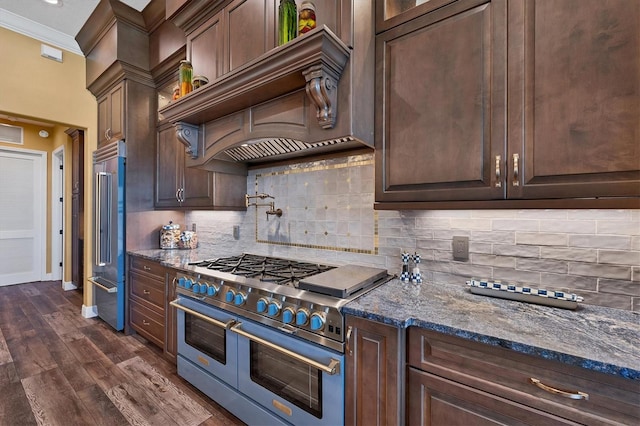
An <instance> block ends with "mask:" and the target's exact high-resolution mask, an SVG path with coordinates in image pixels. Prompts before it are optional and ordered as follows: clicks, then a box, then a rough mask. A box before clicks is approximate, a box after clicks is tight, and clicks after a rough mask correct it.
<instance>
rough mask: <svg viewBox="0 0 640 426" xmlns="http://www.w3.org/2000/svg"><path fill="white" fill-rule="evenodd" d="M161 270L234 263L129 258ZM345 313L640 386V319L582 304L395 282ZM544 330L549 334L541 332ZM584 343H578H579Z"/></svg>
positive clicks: (152, 254) (149, 254)
mask: <svg viewBox="0 0 640 426" xmlns="http://www.w3.org/2000/svg"><path fill="white" fill-rule="evenodd" d="M128 254H132V255H136V256H140V257H143V258H147V259H150V260H153V261H156V262H160V264H162V265H163V266H167V267H171V268H175V269H180V270H184V271H189V270H192V268H193V267H191V266H189V265H188V264H189V263H190V262H197V261H200V260H204V259H216V258H220V257H225V256H228V255H229V252H228V250H222V249H221V250H220V252H215V251H212V250H211V249H191V250H178V249H173V250H162V249H149V250H137V251H129V252H128ZM342 312H343V313H344V314H348V315H354V316H357V317H361V318H366V319H370V320H373V321H376V322H380V323H384V324H389V325H392V326H395V327H400V328H408V327H412V326H415V327H420V328H423V329H427V330H433V331H437V332H440V333H443V334H448V335H451V336H457V337H461V338H464V339H468V340H470V341H475V342H480V343H485V344H488V345H491V346H498V347H502V348H507V349H510V350H513V351H515V352H519V353H523V354H528V355H533V356H537V357H541V358H544V359H549V360H555V361H559V362H562V363H565V364H568V365H574V366H578V367H582V368H586V369H588V370H593V371H598V372H602V373H606V374H610V375H615V376H619V377H623V378H626V379H631V380H638V381H640V349H637V348H636V346H640V314H638V313H637V312H632V311H625V310H621V309H613V308H605V307H600V306H593V305H587V304H584V303H581V304H580V305H579V307H578V309H576V310H568V309H561V308H554V307H548V306H541V305H534V304H530V303H523V302H517V301H512V300H505V299H498V298H493V297H487V296H480V295H476V294H471V293H470V292H469V291H468V290H467V286H466V279H465V278H464V277H460V285H455V284H451V283H447V284H440V283H432V282H423V283H422V284H419V285H415V284H411V283H403V282H402V281H400V280H399V279H397V278H394V279H392V280H390V281H389V282H387V283H385V284H383V285H381V286H380V287H377V288H375V289H373V290H371V291H369V292H367V293H366V294H364V295H362V296H360V297H358V298H356V299H355V300H354V301H352V302H349V303H348V304H347V305H345V306H344V307H343V308H342ZM540 330H548V332H541V331H540ZM578 338H579V339H580V340H579V341H576V339H578Z"/></svg>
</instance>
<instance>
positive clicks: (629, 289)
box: [598, 278, 640, 296]
mask: <svg viewBox="0 0 640 426" xmlns="http://www.w3.org/2000/svg"><path fill="white" fill-rule="evenodd" d="M598 291H599V292H601V293H615V294H625V295H627V296H640V282H638V281H627V280H612V279H608V278H600V279H599V280H598Z"/></svg>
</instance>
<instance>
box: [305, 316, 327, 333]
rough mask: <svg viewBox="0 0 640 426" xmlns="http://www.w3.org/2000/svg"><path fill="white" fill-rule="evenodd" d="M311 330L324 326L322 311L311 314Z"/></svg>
mask: <svg viewBox="0 0 640 426" xmlns="http://www.w3.org/2000/svg"><path fill="white" fill-rule="evenodd" d="M309 321H310V322H311V330H314V331H320V330H322V329H323V328H324V315H323V314H322V313H321V312H314V313H312V314H311V319H310V320H309Z"/></svg>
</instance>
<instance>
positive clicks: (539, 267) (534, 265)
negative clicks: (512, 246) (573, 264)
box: [516, 258, 569, 274]
mask: <svg viewBox="0 0 640 426" xmlns="http://www.w3.org/2000/svg"><path fill="white" fill-rule="evenodd" d="M516 268H517V269H519V270H523V271H537V272H553V273H557V274H566V273H567V272H568V271H569V265H568V263H567V262H562V261H558V260H549V259H526V258H518V259H517V262H516Z"/></svg>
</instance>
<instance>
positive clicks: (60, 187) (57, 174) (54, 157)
mask: <svg viewBox="0 0 640 426" xmlns="http://www.w3.org/2000/svg"><path fill="white" fill-rule="evenodd" d="M63 166H64V146H60V147H58V148H56V149H55V150H54V151H53V152H52V153H51V276H50V279H51V280H52V281H55V280H61V281H62V288H63V289H64V288H65V282H64V260H65V256H64V254H65V249H64V247H65V240H66V238H65V237H66V232H65V216H66V215H65V204H66V203H65V201H66V200H65V194H64V192H65V191H64V188H65V179H64V168H62V169H61V167H63ZM60 199H62V202H60V201H58V200H60ZM60 230H62V234H61V233H60V232H59V231H60ZM59 263H62V266H58V264H59Z"/></svg>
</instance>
